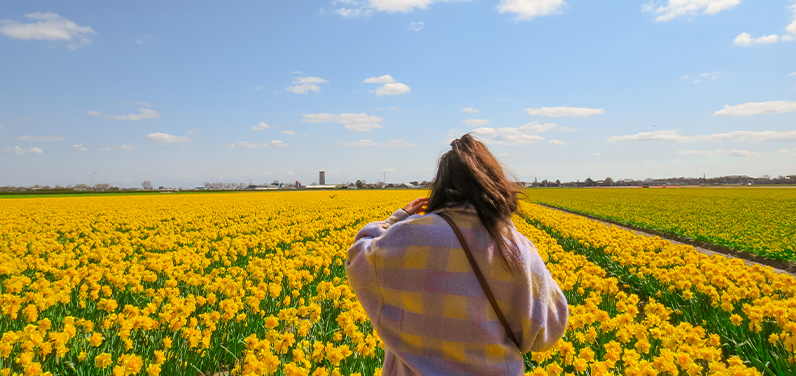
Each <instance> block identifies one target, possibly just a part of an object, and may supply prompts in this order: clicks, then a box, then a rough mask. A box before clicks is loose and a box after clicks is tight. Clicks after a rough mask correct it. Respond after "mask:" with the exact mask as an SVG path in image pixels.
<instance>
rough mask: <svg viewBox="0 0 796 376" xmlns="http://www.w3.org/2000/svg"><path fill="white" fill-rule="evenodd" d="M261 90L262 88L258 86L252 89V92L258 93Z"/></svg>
mask: <svg viewBox="0 0 796 376" xmlns="http://www.w3.org/2000/svg"><path fill="white" fill-rule="evenodd" d="M262 89H263V87H262V86H259V85H258V86H255V87H254V91H260V90H262Z"/></svg>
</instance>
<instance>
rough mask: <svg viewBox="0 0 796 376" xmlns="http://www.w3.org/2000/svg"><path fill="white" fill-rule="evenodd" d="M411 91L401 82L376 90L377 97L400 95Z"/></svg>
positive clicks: (385, 85)
mask: <svg viewBox="0 0 796 376" xmlns="http://www.w3.org/2000/svg"><path fill="white" fill-rule="evenodd" d="M409 91H411V89H410V88H409V86H406V85H404V84H402V83H400V82H396V83H393V84H384V85H382V86H380V87H378V88H377V89H376V95H377V96H382V95H399V94H403V93H408V92H409Z"/></svg>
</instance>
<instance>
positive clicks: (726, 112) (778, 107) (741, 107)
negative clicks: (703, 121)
mask: <svg viewBox="0 0 796 376" xmlns="http://www.w3.org/2000/svg"><path fill="white" fill-rule="evenodd" d="M792 111H796V101H770V102H748V103H744V104H737V105H734V106H730V105H724V108H722V109H721V110H718V111H716V112H714V113H713V116H749V115H762V114H782V113H786V112H792Z"/></svg>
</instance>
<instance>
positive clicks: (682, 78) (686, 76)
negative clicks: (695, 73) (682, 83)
mask: <svg viewBox="0 0 796 376" xmlns="http://www.w3.org/2000/svg"><path fill="white" fill-rule="evenodd" d="M688 77H690V76H689V75H685V76H683V77H680V79H681V80H685V79H687V78H688Z"/></svg>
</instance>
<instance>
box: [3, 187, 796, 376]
mask: <svg viewBox="0 0 796 376" xmlns="http://www.w3.org/2000/svg"><path fill="white" fill-rule="evenodd" d="M424 193H425V192H422V191H384V192H374V191H370V192H368V191H358V192H350V191H342V192H340V191H334V192H267V193H236V194H196V195H176V196H168V195H162V196H154V195H146V196H115V197H80V198H25V199H5V200H0V336H1V337H2V341H0V375H13V374H24V375H38V374H42V373H47V372H49V373H51V374H53V375H119V376H121V375H139V374H140V375H191V376H195V375H199V374H213V373H215V372H218V371H224V370H230V371H231V372H232V374H236V375H272V374H276V375H338V374H341V375H342V374H360V375H371V374H379V373H380V367H381V362H382V359H383V358H382V357H383V351H382V349H381V347H380V346H383V344H382V342H381V341H380V340H379V338H378V333H375V332H374V331H373V330H372V327H371V325H370V323H369V322H368V320H367V317H366V316H365V313H364V311H363V310H362V308H361V306H360V305H359V303H358V302H357V300H356V297H355V296H354V294H353V292H352V291H351V289H350V288H349V286H348V283H347V279H346V276H345V270H344V267H343V262H344V260H345V251H346V250H347V248H348V247H349V246H350V245H351V242H352V240H353V238H354V235H355V234H356V232H357V230H358V229H359V228H360V227H361V226H362V225H364V224H365V223H367V222H370V221H374V220H381V219H384V218H386V217H387V216H389V214H390V213H392V212H393V211H394V210H395V209H397V208H399V207H402V206H403V205H405V204H406V203H407V202H408V201H410V200H411V199H414V198H417V197H419V196H422V195H423V194H424ZM520 209H521V210H520V212H519V213H518V215H516V216H515V217H514V222H515V224H516V226H517V228H518V230H519V231H520V232H522V233H523V234H525V235H526V236H528V238H529V239H531V240H532V241H533V242H534V243H535V244H536V245H537V248H538V250H539V253H540V254H541V255H542V257H543V259H544V260H545V261H546V262H547V265H548V268H549V269H550V270H551V273H552V274H553V276H554V278H555V279H556V280H557V281H558V282H559V284H560V285H561V287H562V290H564V292H565V295H566V296H567V299H568V301H569V303H570V312H571V316H570V323H569V326H568V328H567V333H566V335H565V337H564V339H562V340H561V341H560V342H559V343H558V344H557V345H556V346H555V347H554V348H553V349H551V350H550V351H548V352H545V353H535V354H527V356H526V364H527V367H526V370H527V372H528V373H529V374H536V375H559V374H562V375H563V374H565V373H567V374H573V375H610V374H615V375H619V374H627V375H657V374H671V375H677V374H689V375H695V374H722V375H725V374H726V375H747V374H748V375H759V374H780V372H788V373H792V372H794V369H795V368H794V367H793V358H792V357H793V353H792V351H793V350H794V344H796V337H795V336H796V308H794V307H796V301H794V294H796V291H794V289H796V284H795V283H794V280H793V278H791V277H789V276H781V275H777V274H775V273H773V272H772V271H771V270H770V269H762V268H749V267H746V266H745V265H743V264H742V263H737V262H733V261H728V260H726V259H723V258H721V257H713V258H708V257H706V256H702V255H700V254H698V253H696V252H695V251H694V250H693V248H690V247H688V246H682V245H679V246H675V245H672V244H669V243H667V242H665V241H662V240H660V239H652V240H649V239H648V238H643V239H642V238H638V237H635V235H633V234H632V233H629V232H627V231H623V230H618V229H615V228H614V229H609V228H608V227H606V226H604V225H601V224H599V223H597V222H594V221H589V220H585V221H586V222H582V221H584V219H583V218H582V217H578V216H574V215H569V214H562V213H560V212H556V211H553V210H549V209H545V208H542V207H540V206H537V205H532V204H527V203H522V205H521V208H520ZM645 239H647V240H645ZM683 276H687V277H688V278H683ZM743 341H745V342H743ZM742 342H743V343H742Z"/></svg>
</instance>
